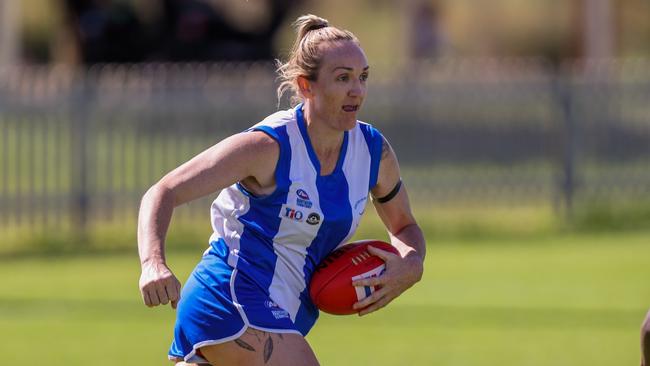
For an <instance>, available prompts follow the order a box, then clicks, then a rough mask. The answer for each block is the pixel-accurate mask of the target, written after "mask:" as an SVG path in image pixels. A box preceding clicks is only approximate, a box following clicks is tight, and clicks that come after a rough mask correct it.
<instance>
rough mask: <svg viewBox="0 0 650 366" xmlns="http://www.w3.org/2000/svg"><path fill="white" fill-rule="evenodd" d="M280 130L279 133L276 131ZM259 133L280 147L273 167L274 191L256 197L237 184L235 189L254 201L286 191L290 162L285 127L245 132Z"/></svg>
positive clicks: (266, 127) (255, 128) (253, 128)
mask: <svg viewBox="0 0 650 366" xmlns="http://www.w3.org/2000/svg"><path fill="white" fill-rule="evenodd" d="M277 130H280V131H277ZM253 131H260V132H264V133H265V134H266V135H268V136H269V137H271V138H272V139H273V140H275V141H276V142H277V143H278V145H279V147H280V156H279V157H278V161H277V163H276V165H275V173H274V176H275V190H273V192H271V193H270V194H268V195H266V196H258V195H255V194H253V193H252V192H250V191H249V190H248V189H247V188H246V187H244V185H243V184H241V182H237V183H236V184H237V188H238V189H239V190H240V191H241V192H242V193H243V194H245V195H246V196H248V197H250V198H253V199H256V200H266V199H269V198H271V197H274V196H276V195H277V194H278V193H280V192H283V191H286V190H287V189H288V186H289V184H288V182H289V172H288V167H289V162H290V160H291V150H290V148H289V146H288V135H286V127H284V126H281V127H279V128H277V129H274V128H271V127H269V126H254V127H251V128H249V129H247V130H246V131H245V132H253Z"/></svg>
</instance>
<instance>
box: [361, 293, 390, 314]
mask: <svg viewBox="0 0 650 366" xmlns="http://www.w3.org/2000/svg"><path fill="white" fill-rule="evenodd" d="M389 302H390V300H389V299H388V298H387V297H382V298H381V299H379V300H378V301H377V302H375V303H374V304H372V305H370V306H368V307H367V308H364V309H361V311H360V312H359V316H364V315H368V314H370V313H373V312H375V311H377V310H379V309H381V308H383V307H385V306H386V305H388V303H389Z"/></svg>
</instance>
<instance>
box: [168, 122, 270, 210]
mask: <svg viewBox="0 0 650 366" xmlns="http://www.w3.org/2000/svg"><path fill="white" fill-rule="evenodd" d="M278 156H279V146H278V145H277V143H275V141H274V140H272V139H271V138H270V137H268V136H266V135H265V134H263V133H261V132H247V133H240V134H237V135H233V136H230V137H228V138H226V139H224V140H223V141H221V142H219V143H218V144H216V145H214V146H212V147H210V148H208V149H207V150H205V151H203V152H201V153H200V154H198V155H197V156H195V157H194V158H192V159H191V160H189V161H188V162H186V163H184V164H183V165H181V166H179V167H178V168H176V169H174V170H173V171H171V172H170V173H168V174H167V175H165V176H164V177H163V178H162V179H161V180H160V182H159V183H158V184H161V185H163V186H164V187H165V188H166V189H168V190H171V191H172V192H173V193H174V204H175V206H178V205H180V204H183V203H186V202H189V201H192V200H194V199H197V198H199V197H203V196H205V195H208V194H211V193H214V192H216V191H219V190H222V189H224V188H226V187H228V186H230V185H232V184H233V183H235V182H238V181H240V180H243V179H244V178H247V177H250V176H253V177H257V176H260V175H267V174H268V172H266V170H269V169H274V168H275V164H274V163H271V161H272V160H273V159H275V160H276V161H277V158H278Z"/></svg>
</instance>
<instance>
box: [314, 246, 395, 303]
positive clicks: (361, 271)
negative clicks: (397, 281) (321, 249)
mask: <svg viewBox="0 0 650 366" xmlns="http://www.w3.org/2000/svg"><path fill="white" fill-rule="evenodd" d="M368 246H373V247H375V248H378V249H382V250H386V251H390V252H392V253H395V254H399V252H398V251H397V249H396V248H395V247H393V246H392V245H390V244H388V243H385V242H383V241H380V240H361V241H356V242H353V243H349V244H346V245H344V246H342V247H340V248H339V249H337V250H335V251H333V252H332V253H330V254H329V255H328V256H327V257H326V258H325V260H323V262H322V263H321V264H319V265H318V267H317V268H316V271H315V272H314V275H313V277H312V279H311V283H310V285H309V295H310V296H311V299H312V301H313V302H314V304H316V306H317V307H318V308H319V309H320V310H322V311H324V312H326V313H330V314H335V315H347V314H354V313H356V312H358V311H359V310H354V309H352V305H354V303H356V302H358V301H360V300H362V299H364V298H366V297H368V296H369V295H370V294H372V293H373V292H374V291H375V288H374V287H373V286H364V287H354V286H352V281H354V280H357V279H361V278H368V277H375V276H379V275H381V274H382V273H383V272H384V269H385V268H386V266H385V264H384V261H383V260H382V259H381V258H379V257H377V256H374V255H372V254H370V253H368V250H367V247H368Z"/></svg>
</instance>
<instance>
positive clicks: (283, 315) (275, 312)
mask: <svg viewBox="0 0 650 366" xmlns="http://www.w3.org/2000/svg"><path fill="white" fill-rule="evenodd" d="M271 314H273V317H274V318H276V319H284V318H288V317H289V313H288V312H286V311H285V310H271Z"/></svg>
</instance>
